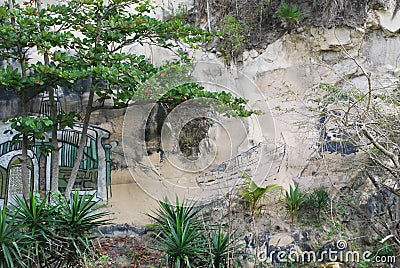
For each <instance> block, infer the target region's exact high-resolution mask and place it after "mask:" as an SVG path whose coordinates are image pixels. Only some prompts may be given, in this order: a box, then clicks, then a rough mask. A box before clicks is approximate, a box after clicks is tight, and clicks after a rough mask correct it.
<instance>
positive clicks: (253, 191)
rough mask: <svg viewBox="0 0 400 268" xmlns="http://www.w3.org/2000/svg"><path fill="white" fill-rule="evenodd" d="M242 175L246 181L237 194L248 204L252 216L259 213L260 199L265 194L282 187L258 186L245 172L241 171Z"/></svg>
mask: <svg viewBox="0 0 400 268" xmlns="http://www.w3.org/2000/svg"><path fill="white" fill-rule="evenodd" d="M243 177H244V178H246V179H247V182H246V184H245V185H244V186H243V188H242V189H241V190H240V192H239V194H240V195H241V196H242V197H243V198H244V199H245V200H246V201H247V203H248V204H249V207H250V211H251V214H252V215H253V216H256V215H260V214H261V208H262V207H263V205H262V204H261V201H262V200H263V199H264V197H265V195H266V194H267V193H268V192H270V191H274V190H280V189H282V187H281V186H278V185H268V186H266V187H259V186H258V185H257V184H256V183H255V182H254V181H253V179H252V178H251V177H250V176H249V175H248V174H247V173H243Z"/></svg>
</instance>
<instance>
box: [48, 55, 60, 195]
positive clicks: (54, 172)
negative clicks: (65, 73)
mask: <svg viewBox="0 0 400 268" xmlns="http://www.w3.org/2000/svg"><path fill="white" fill-rule="evenodd" d="M45 56H46V55H45ZM54 95H55V94H54V88H49V99H50V119H51V120H53V122H54V124H53V127H52V129H51V145H52V146H53V149H52V151H51V178H52V179H51V185H50V192H55V191H58V174H59V166H58V158H59V154H60V151H59V148H58V138H57V130H58V123H57V112H58V111H57V103H56V102H55V97H54Z"/></svg>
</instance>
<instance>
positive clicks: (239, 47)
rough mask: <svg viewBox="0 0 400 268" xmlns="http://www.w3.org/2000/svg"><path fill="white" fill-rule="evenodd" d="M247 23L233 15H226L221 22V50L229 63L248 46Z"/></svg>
mask: <svg viewBox="0 0 400 268" xmlns="http://www.w3.org/2000/svg"><path fill="white" fill-rule="evenodd" d="M246 32H247V30H246V25H245V24H244V23H243V22H242V21H240V20H239V19H237V18H235V17H233V16H230V15H228V16H226V17H225V18H224V19H223V20H222V22H221V33H222V35H221V36H222V40H221V42H220V44H219V50H220V51H221V52H222V54H223V55H224V57H225V60H226V62H227V63H228V65H229V64H230V62H231V61H235V60H236V59H237V57H238V56H239V55H241V54H242V53H243V51H244V50H245V48H246V46H247V36H246Z"/></svg>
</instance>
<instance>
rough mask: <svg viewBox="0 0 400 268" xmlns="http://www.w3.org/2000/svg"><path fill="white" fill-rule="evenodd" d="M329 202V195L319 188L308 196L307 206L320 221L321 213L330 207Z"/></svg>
mask: <svg viewBox="0 0 400 268" xmlns="http://www.w3.org/2000/svg"><path fill="white" fill-rule="evenodd" d="M329 201H330V198H329V194H328V193H327V192H326V191H325V189H324V188H322V187H319V188H315V189H314V190H313V191H312V192H311V193H309V194H307V195H306V201H305V204H306V205H307V207H308V208H309V209H311V210H312V211H313V212H314V213H315V216H317V218H318V220H319V219H320V214H321V212H322V211H324V210H325V209H326V207H327V206H328V205H329Z"/></svg>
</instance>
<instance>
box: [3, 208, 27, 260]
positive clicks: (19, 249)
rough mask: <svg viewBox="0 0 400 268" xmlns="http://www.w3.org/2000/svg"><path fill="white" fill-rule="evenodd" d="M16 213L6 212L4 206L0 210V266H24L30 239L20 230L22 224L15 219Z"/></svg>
mask: <svg viewBox="0 0 400 268" xmlns="http://www.w3.org/2000/svg"><path fill="white" fill-rule="evenodd" d="M15 218H16V213H12V214H10V213H7V208H6V207H4V208H3V209H2V210H1V212H0V245H1V248H0V267H1V268H6V267H15V266H25V267H26V265H24V256H27V255H28V248H29V243H30V242H32V239H31V238H30V237H29V236H27V235H25V234H24V233H22V232H20V230H21V229H22V228H24V226H23V225H22V224H20V223H18V222H17V221H16V219H15Z"/></svg>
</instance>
